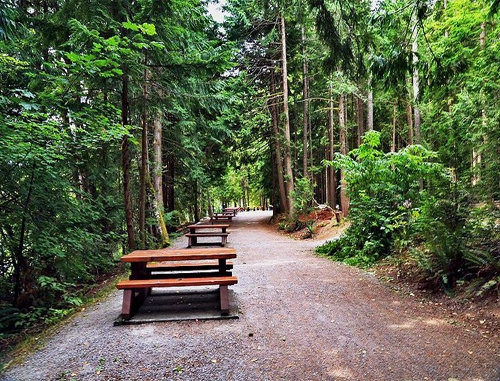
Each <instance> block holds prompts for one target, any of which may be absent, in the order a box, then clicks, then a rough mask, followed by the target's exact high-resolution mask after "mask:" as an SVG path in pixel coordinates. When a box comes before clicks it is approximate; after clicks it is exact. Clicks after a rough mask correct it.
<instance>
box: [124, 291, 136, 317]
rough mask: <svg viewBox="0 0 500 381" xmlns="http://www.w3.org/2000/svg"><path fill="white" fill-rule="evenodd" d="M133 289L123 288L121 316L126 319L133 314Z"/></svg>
mask: <svg viewBox="0 0 500 381" xmlns="http://www.w3.org/2000/svg"><path fill="white" fill-rule="evenodd" d="M133 305H134V290H123V303H122V318H124V319H126V320H128V319H130V318H131V317H132V315H133V310H134V308H133Z"/></svg>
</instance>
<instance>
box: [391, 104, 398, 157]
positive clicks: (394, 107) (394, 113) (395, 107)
mask: <svg viewBox="0 0 500 381" xmlns="http://www.w3.org/2000/svg"><path fill="white" fill-rule="evenodd" d="M397 107H398V103H397V100H396V99H394V102H393V104H392V143H391V152H396V116H397Z"/></svg>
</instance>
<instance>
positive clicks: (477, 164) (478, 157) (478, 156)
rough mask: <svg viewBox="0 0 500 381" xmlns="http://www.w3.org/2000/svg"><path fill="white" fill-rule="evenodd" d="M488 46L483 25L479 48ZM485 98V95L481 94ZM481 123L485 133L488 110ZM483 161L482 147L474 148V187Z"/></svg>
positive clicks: (483, 110) (484, 25) (482, 113)
mask: <svg viewBox="0 0 500 381" xmlns="http://www.w3.org/2000/svg"><path fill="white" fill-rule="evenodd" d="M485 44H486V24H485V23H484V22H482V23H481V34H480V35H479V46H480V47H481V50H484V46H485ZM481 95H482V96H483V97H484V94H481ZM481 123H482V126H483V131H484V129H485V128H486V110H485V109H484V108H483V109H481ZM482 161H483V158H482V152H481V147H473V148H472V185H477V184H478V183H479V181H480V180H481V162H482Z"/></svg>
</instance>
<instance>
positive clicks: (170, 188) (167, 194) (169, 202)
mask: <svg viewBox="0 0 500 381" xmlns="http://www.w3.org/2000/svg"><path fill="white" fill-rule="evenodd" d="M165 160H166V164H165V173H164V174H163V189H164V190H165V191H164V193H163V197H164V201H163V205H164V207H165V210H166V211H167V212H172V211H174V209H175V204H174V202H175V192H174V181H175V160H174V157H173V156H172V155H167V157H166V159H165Z"/></svg>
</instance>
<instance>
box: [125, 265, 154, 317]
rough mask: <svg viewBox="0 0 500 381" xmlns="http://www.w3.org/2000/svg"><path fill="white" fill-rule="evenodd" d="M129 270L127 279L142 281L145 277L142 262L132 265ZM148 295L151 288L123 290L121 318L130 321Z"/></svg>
mask: <svg viewBox="0 0 500 381" xmlns="http://www.w3.org/2000/svg"><path fill="white" fill-rule="evenodd" d="M131 270H132V271H131V274H130V278H129V279H143V278H145V277H146V275H147V269H146V264H145V263H142V262H140V263H139V262H138V263H132V264H131ZM149 294H151V288H141V289H129V290H123V302H122V314H121V315H122V318H123V319H126V320H128V319H130V318H131V317H132V316H133V315H134V314H135V312H136V311H137V310H138V309H139V307H140V306H141V304H142V303H143V302H144V300H145V299H146V297H148V295H149Z"/></svg>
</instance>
